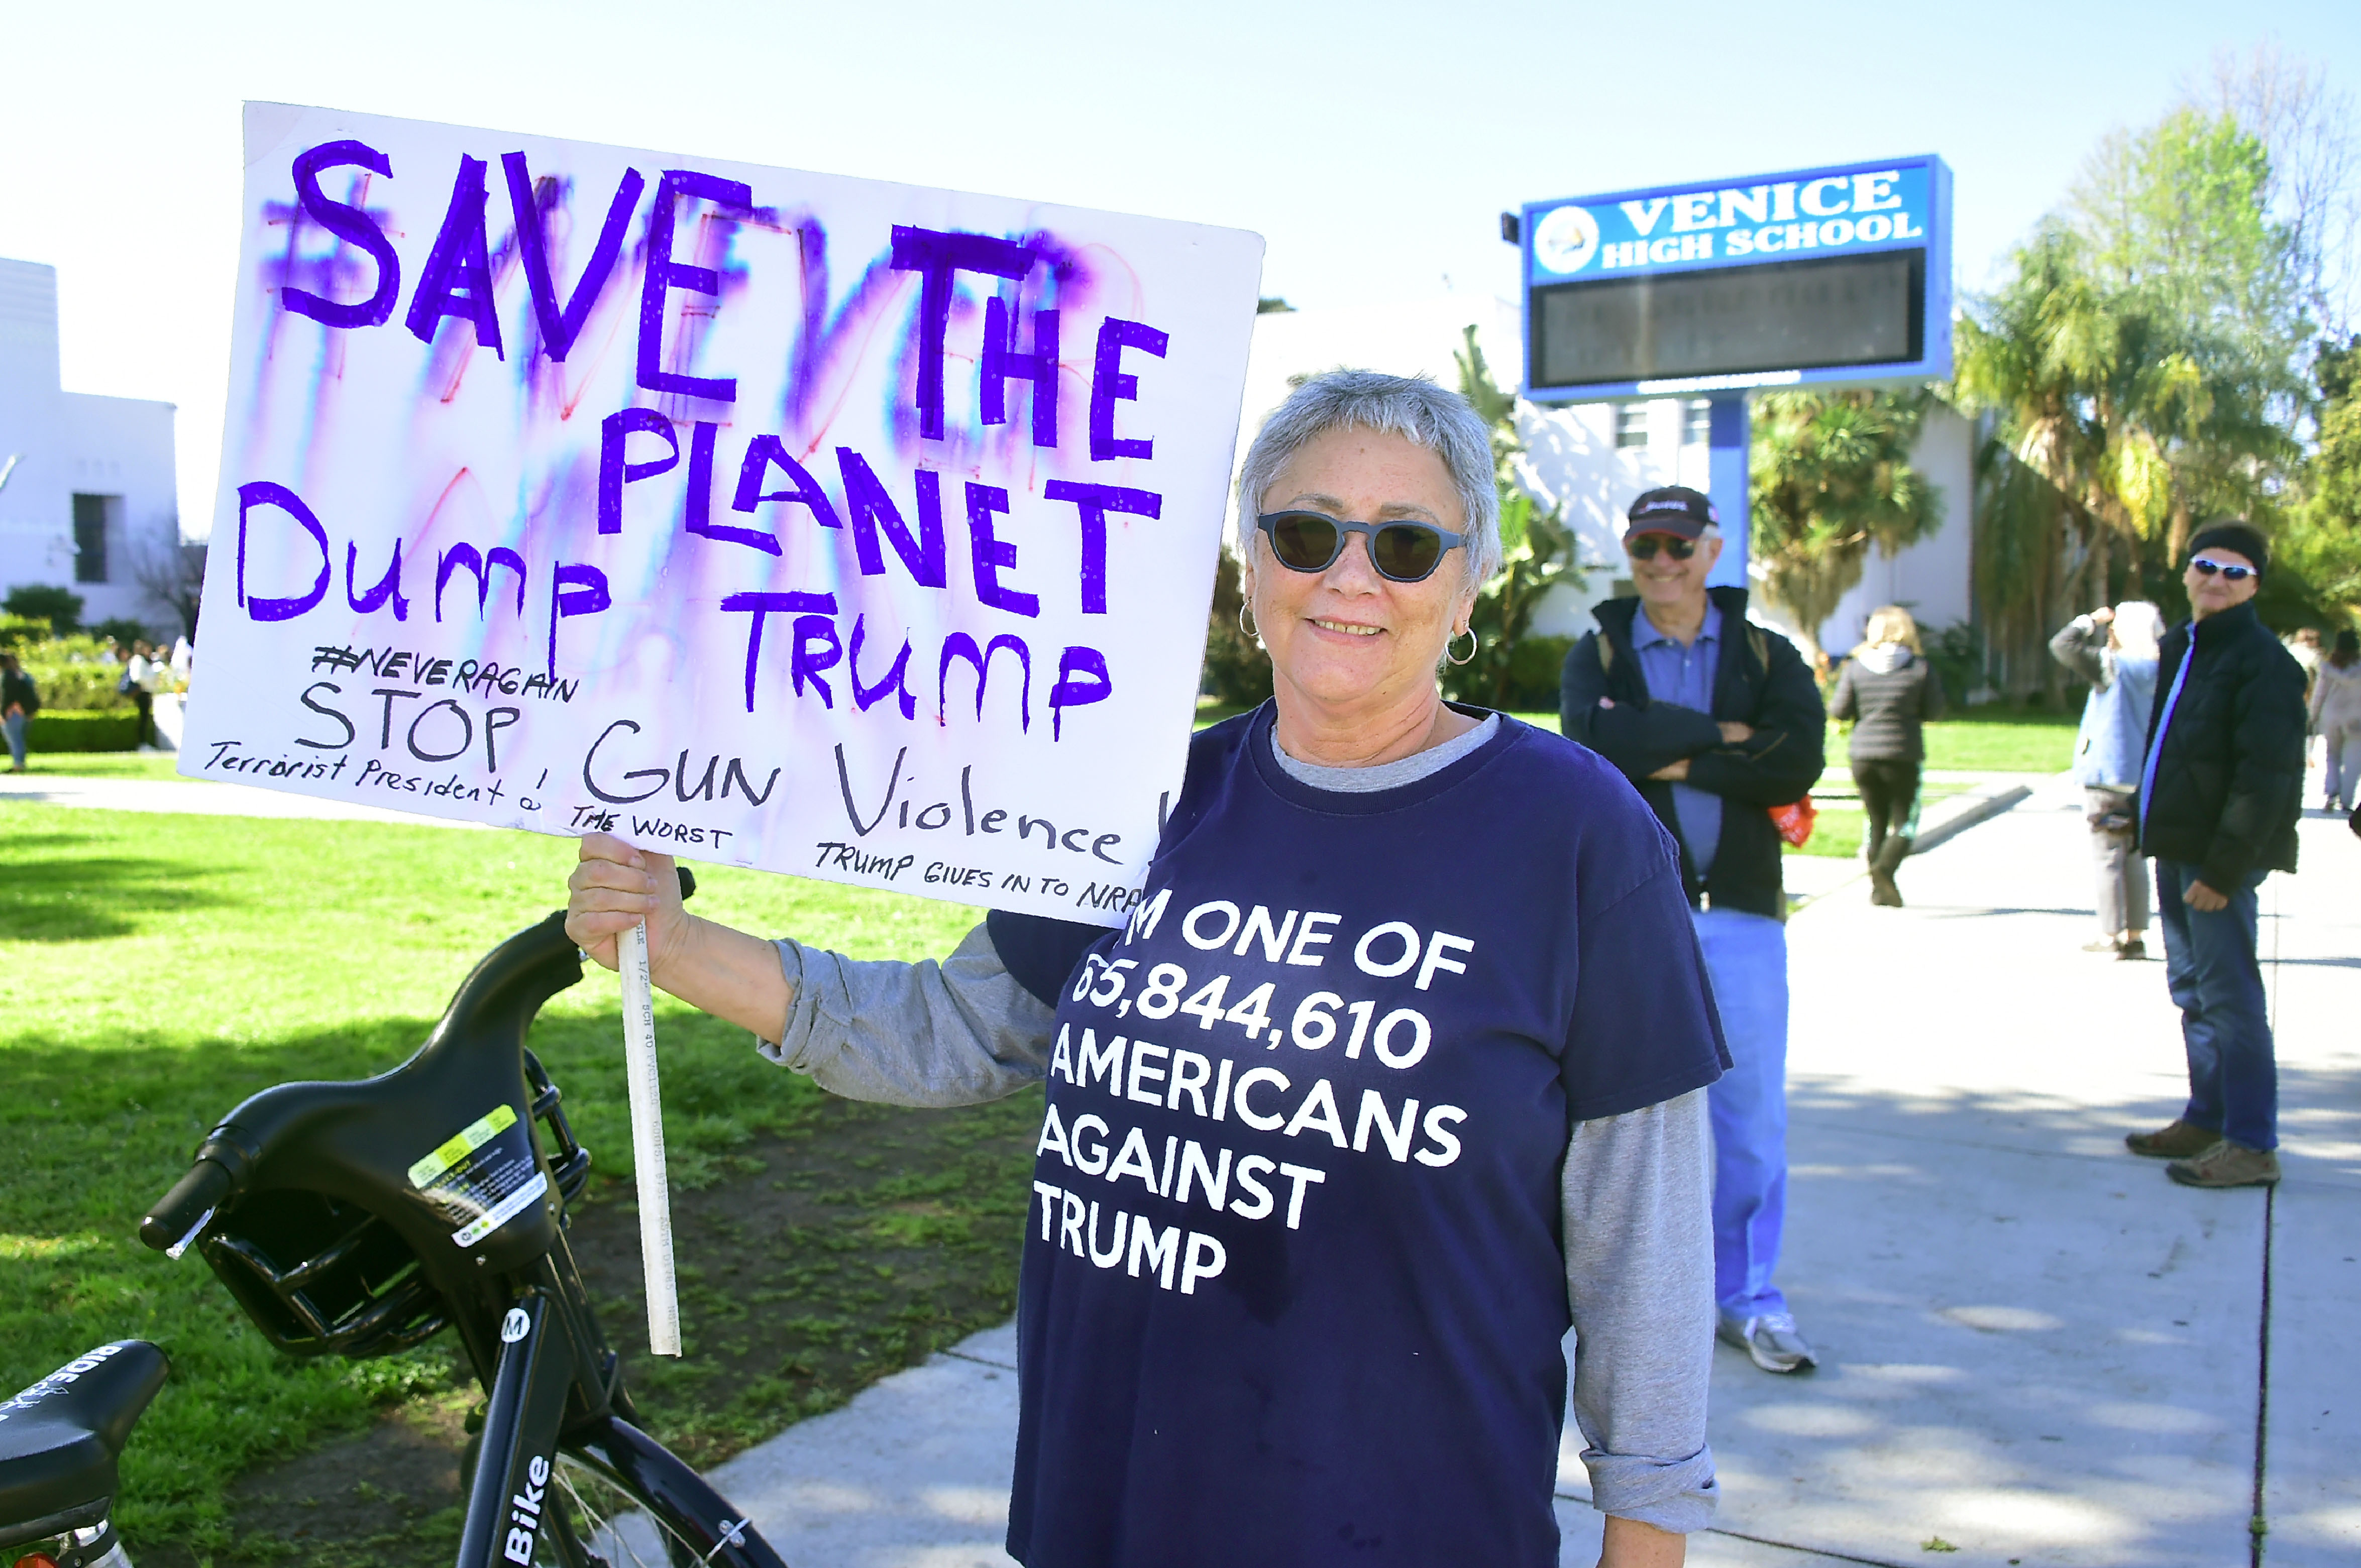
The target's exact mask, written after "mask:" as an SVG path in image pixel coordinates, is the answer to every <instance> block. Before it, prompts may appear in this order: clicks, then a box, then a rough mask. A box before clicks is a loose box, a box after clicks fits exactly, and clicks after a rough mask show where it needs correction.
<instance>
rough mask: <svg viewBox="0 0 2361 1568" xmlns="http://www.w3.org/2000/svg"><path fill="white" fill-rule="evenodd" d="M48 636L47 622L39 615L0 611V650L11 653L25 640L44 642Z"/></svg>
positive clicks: (25, 641) (20, 646) (23, 643)
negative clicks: (11, 613)
mask: <svg viewBox="0 0 2361 1568" xmlns="http://www.w3.org/2000/svg"><path fill="white" fill-rule="evenodd" d="M48 640H49V622H48V621H46V620H42V619H41V618H40V617H38V616H35V615H10V614H7V613H5V611H0V652H9V653H13V652H16V650H17V649H19V648H22V647H23V646H24V645H25V644H26V643H27V642H45V641H48Z"/></svg>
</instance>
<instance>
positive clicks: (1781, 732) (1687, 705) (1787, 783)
mask: <svg viewBox="0 0 2361 1568" xmlns="http://www.w3.org/2000/svg"><path fill="white" fill-rule="evenodd" d="M1718 523H1719V519H1718V518H1717V517H1716V516H1715V513H1714V508H1713V503H1712V502H1711V501H1709V500H1708V499H1706V498H1705V497H1704V496H1702V495H1699V494H1698V493H1697V491H1695V490H1692V489H1689V488H1686V487H1683V486H1679V485H1674V486H1669V487H1667V488H1664V489H1657V490H1650V491H1649V492H1648V493H1647V494H1645V495H1643V496H1642V497H1641V498H1640V499H1638V500H1636V501H1634V502H1632V503H1631V521H1630V526H1629V528H1628V529H1627V530H1626V532H1625V533H1624V535H1623V548H1624V550H1625V552H1626V553H1627V554H1629V555H1630V556H1631V580H1632V583H1633V585H1634V587H1637V589H1638V590H1639V594H1638V597H1637V598H1616V599H1610V600H1609V601H1608V602H1607V603H1605V604H1602V605H1600V606H1598V609H1596V610H1595V611H1593V614H1594V615H1595V616H1596V617H1597V619H1598V630H1596V631H1593V632H1591V633H1589V634H1588V635H1587V636H1586V637H1584V638H1583V640H1582V641H1581V642H1580V643H1578V644H1576V647H1575V650H1574V652H1571V653H1569V654H1567V655H1566V661H1565V677H1564V682H1563V685H1561V688H1560V692H1559V707H1558V723H1559V727H1560V728H1561V729H1564V730H1565V733H1566V734H1567V735H1568V736H1569V737H1571V738H1572V739H1574V740H1579V741H1580V742H1582V743H1583V744H1584V745H1586V746H1588V747H1589V748H1591V750H1593V751H1597V752H1598V754H1599V755H1601V756H1603V757H1605V758H1606V759H1607V760H1608V761H1609V762H1613V763H1614V764H1615V765H1616V766H1617V767H1618V768H1620V769H1621V770H1622V771H1623V773H1624V774H1625V776H1627V777H1628V778H1630V779H1631V782H1632V783H1633V784H1636V785H1638V786H1639V789H1640V793H1641V795H1642V796H1644V797H1645V798H1646V799H1647V802H1648V804H1649V805H1650V806H1653V807H1654V808H1655V812H1656V816H1657V817H1658V818H1659V819H1660V820H1661V821H1663V823H1664V826H1665V828H1668V829H1670V830H1671V832H1672V835H1673V838H1674V839H1675V842H1676V843H1677V844H1678V846H1679V848H1680V852H1681V874H1682V878H1683V881H1684V882H1685V883H1686V886H1687V889H1688V896H1689V905H1690V908H1691V916H1690V918H1691V921H1692V923H1693V924H1694V925H1695V927H1696V930H1697V940H1698V943H1699V945H1700V946H1701V947H1702V948H1704V951H1705V960H1706V969H1707V971H1708V974H1709V975H1710V976H1711V978H1712V981H1713V994H1714V1000H1715V1002H1716V1003H1717V1004H1718V1005H1719V1009H1720V1012H1721V1024H1722V1031H1723V1034H1724V1036H1725V1037H1726V1039H1727V1041H1728V1044H1729V1047H1730V1058H1731V1060H1732V1061H1733V1063H1734V1064H1735V1065H1734V1066H1733V1067H1732V1068H1731V1069H1730V1071H1728V1072H1725V1073H1724V1074H1722V1076H1721V1078H1720V1080H1719V1081H1717V1082H1716V1083H1715V1084H1714V1085H1713V1086H1712V1088H1711V1089H1709V1090H1708V1091H1707V1098H1708V1102H1709V1105H1710V1109H1711V1112H1712V1120H1713V1141H1714V1182H1713V1241H1714V1296H1715V1299H1716V1300H1717V1302H1718V1304H1719V1308H1720V1322H1721V1329H1720V1332H1721V1337H1722V1338H1723V1339H1725V1340H1727V1341H1729V1342H1730V1343H1732V1344H1735V1345H1738V1346H1740V1347H1741V1349H1743V1350H1745V1352H1746V1353H1747V1354H1749V1355H1750V1356H1752V1358H1753V1360H1754V1364H1755V1365H1758V1366H1760V1367H1762V1368H1763V1370H1764V1371H1766V1372H1799V1371H1802V1370H1804V1369H1805V1368H1806V1367H1809V1366H1811V1365H1813V1354H1812V1348H1811V1346H1810V1344H1809V1343H1806V1340H1805V1339H1804V1336H1803V1335H1802V1334H1801V1333H1800V1332H1797V1330H1796V1328H1795V1318H1794V1317H1793V1316H1792V1315H1791V1314H1790V1313H1789V1312H1788V1310H1787V1301H1786V1298H1785V1297H1784V1296H1783V1295H1782V1294H1781V1293H1780V1291H1779V1288H1778V1287H1777V1286H1776V1285H1775V1284H1773V1282H1772V1274H1773V1270H1774V1269H1775V1268H1776V1267H1777V1266H1778V1262H1779V1240H1780V1233H1781V1228H1782V1224H1783V1222H1784V1215H1785V1210H1786V1197H1787V932H1786V926H1785V920H1786V916H1787V899H1786V894H1785V891H1784V883H1783V881H1782V878H1781V864H1780V853H1781V850H1780V845H1781V840H1780V837H1779V829H1778V827H1777V825H1776V824H1775V823H1773V821H1772V818H1771V810H1772V808H1773V807H1776V806H1787V805H1791V804H1793V803H1794V802H1795V801H1797V800H1800V799H1802V798H1803V796H1804V794H1805V792H1806V790H1808V789H1810V788H1811V787H1812V783H1813V781H1814V780H1816V779H1817V778H1818V777H1819V776H1820V746H1821V740H1822V732H1823V730H1824V729H1826V726H1827V715H1826V712H1825V710H1824V709H1823V708H1822V707H1821V705H1820V691H1819V686H1818V685H1817V683H1816V682H1814V680H1813V679H1812V672H1811V669H1810V667H1809V666H1808V665H1806V663H1804V660H1803V658H1802V656H1801V655H1799V654H1798V653H1797V652H1795V647H1794V645H1793V644H1791V643H1790V642H1788V641H1787V640H1786V639H1785V638H1784V637H1780V636H1778V635H1776V634H1775V633H1773V632H1770V631H1767V630H1764V629H1763V628H1762V627H1759V626H1755V625H1752V624H1751V623H1750V622H1749V621H1748V620H1747V619H1746V590H1745V589H1744V588H1730V587H1707V586H1706V575H1707V574H1708V572H1710V571H1712V570H1713V565H1714V563H1715V562H1716V561H1717V560H1719V559H1720V557H1721V530H1720V528H1719V526H1718Z"/></svg>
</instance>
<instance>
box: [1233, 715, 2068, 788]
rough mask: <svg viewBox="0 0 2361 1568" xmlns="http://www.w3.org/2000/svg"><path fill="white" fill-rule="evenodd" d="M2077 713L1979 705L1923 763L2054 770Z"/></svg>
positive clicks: (1835, 729) (1932, 728) (1837, 755)
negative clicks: (2027, 711) (2072, 714)
mask: <svg viewBox="0 0 2361 1568" xmlns="http://www.w3.org/2000/svg"><path fill="white" fill-rule="evenodd" d="M1237 711H1238V710H1237V709H1236V708H1232V707H1213V706H1212V705H1207V706H1205V707H1200V708H1199V709H1198V710H1197V724H1198V728H1200V729H1202V728H1203V727H1204V726H1206V725H1208V724H1215V723H1219V722H1220V721H1221V720H1223V719H1224V718H1229V717H1230V716H1231V715H1232V714H1234V713H1236V712H1237ZM1510 717H1511V718H1521V719H1523V720H1524V721H1525V722H1526V723H1528V724H1531V725H1534V726H1536V727H1538V728H1540V729H1546V730H1549V731H1550V732H1551V733H1552V734H1555V733H1556V731H1557V715H1556V714H1555V713H1554V712H1552V713H1516V714H1511V715H1510ZM2075 724H2076V720H2075V718H2073V717H2072V716H2070V715H2065V714H2055V713H2019V712H2016V711H2014V710H2007V709H1994V708H1977V709H1975V710H1973V712H1972V713H1971V714H1969V715H1965V716H1962V717H1960V718H1945V719H1938V720H1937V721H1936V722H1935V723H1933V724H1929V725H1928V726H1927V767H1929V768H1931V769H1936V770H1938V771H1942V772H1960V773H2063V772H2064V771H2065V770H2066V769H2067V768H2069V767H2070V766H2072V765H2073V762H2074V730H2075ZM1851 728H1852V727H1851V726H1850V725H1847V724H1831V725H1829V726H1828V760H1829V761H1830V762H1837V763H1841V762H1843V761H1844V756H1845V739H1846V737H1847V735H1848V734H1849V733H1850V730H1851Z"/></svg>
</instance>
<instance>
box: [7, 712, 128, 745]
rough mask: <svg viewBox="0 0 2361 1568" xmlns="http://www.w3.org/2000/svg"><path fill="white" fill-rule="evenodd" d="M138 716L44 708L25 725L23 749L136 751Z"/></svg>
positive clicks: (124, 713)
mask: <svg viewBox="0 0 2361 1568" xmlns="http://www.w3.org/2000/svg"><path fill="white" fill-rule="evenodd" d="M138 727H139V716H138V715H137V714H136V713H132V712H129V711H127V710H126V711H125V712H122V713H88V712H75V711H72V710H71V709H68V710H56V709H51V708H47V707H44V708H43V709H41V711H40V712H38V713H37V714H35V715H33V722H32V723H31V724H29V725H27V727H26V732H25V749H26V750H27V751H137V750H138V747H139V740H138Z"/></svg>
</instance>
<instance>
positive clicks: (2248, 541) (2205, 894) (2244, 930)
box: [2124, 521, 2308, 1187]
mask: <svg viewBox="0 0 2361 1568" xmlns="http://www.w3.org/2000/svg"><path fill="white" fill-rule="evenodd" d="M2270 554H2271V551H2270V543H2269V542H2268V541H2267V540H2266V539H2265V538H2264V537H2263V536H2262V535H2261V534H2260V533H2258V532H2256V531H2255V529H2254V528H2253V527H2252V526H2250V525H2248V524H2247V523H2245V522H2240V521H2229V522H2216V523H2213V524H2211V525H2209V526H2207V527H2205V528H2203V529H2201V530H2199V531H2198V533H2197V536H2196V537H2195V538H2194V539H2191V541H2190V542H2189V565H2188V568H2187V570H2186V571H2184V572H2183V573H2182V575H2181V582H2182V584H2183V585H2184V586H2185V587H2187V588H2188V589H2189V608H2190V619H2189V620H2188V621H2187V622H2186V623H2185V624H2183V625H2180V626H2177V627H2175V628H2173V629H2172V630H2170V631H2169V632H2167V633H2166V634H2165V638H2164V641H2163V644H2162V646H2161V648H2160V650H2159V652H2160V653H2161V655H2162V657H2161V661H2160V663H2158V667H2157V678H2156V689H2157V692H2158V696H2157V702H2156V709H2155V712H2154V713H2153V714H2151V715H2150V716H2149V718H2148V740H2147V758H2146V761H2145V762H2144V764H2143V766H2142V768H2141V773H2140V788H2139V847H2140V850H2141V851H2142V852H2143V853H2146V854H2149V855H2153V856H2155V857H2156V898H2157V914H2158V924H2160V925H2161V926H2162V927H2164V959H2165V983H2166V984H2167V985H2168V986H2169V987H2170V988H2171V992H2172V1000H2173V1002H2174V1003H2175V1004H2176V1005H2178V1006H2179V1007H2180V1037H2181V1044H2182V1046H2183V1047H2185V1048H2186V1050H2187V1051H2188V1054H2189V1103H2188V1104H2187V1105H2186V1106H2185V1107H2184V1108H2183V1109H2182V1111H2181V1113H2180V1116H2179V1117H2178V1118H2177V1119H2176V1120H2174V1121H2173V1122H2172V1124H2170V1125H2169V1126H2166V1127H2163V1128H2160V1129H2158V1131H2156V1132H2153V1133H2134V1134H2132V1135H2130V1136H2128V1137H2126V1138H2125V1140H2124V1142H2125V1144H2126V1145H2128V1146H2130V1148H2131V1151H2132V1152H2133V1153H2134V1154H2137V1155H2147V1156H2148V1157H2151V1158H2156V1159H2164V1160H2169V1161H2170V1162H2171V1163H2169V1165H2167V1166H2166V1167H2165V1174H2166V1175H2168V1176H2169V1177H2171V1178H2172V1179H2173V1180H2175V1181H2178V1182H2180V1183H2181V1184H2182V1185H2183V1186H2187V1187H2253V1186H2268V1184H2269V1183H2271V1182H2274V1181H2277V1180H2278V1179H2279V1156H2278V1155H2277V1154H2275V1153H2274V1152H2273V1151H2274V1150H2275V1149H2277V1148H2278V1146H2279V1065H2278V1061H2277V1059H2276V1057H2275V1054H2274V1050H2273V1047H2272V1043H2271V1025H2270V1014H2269V1013H2268V1008H2267V1006H2266V1003H2265V997H2264V992H2263V976H2262V969H2261V966H2260V965H2259V964H2257V962H2256V959H2255V937H2256V905H2257V899H2256V889H2257V888H2258V887H2260V886H2261V885H2262V881H2263V878H2265V877H2266V876H2268V875H2269V874H2270V873H2271V872H2275V871H2280V872H2291V871H2293V870H2295V850H2296V827H2295V825H2296V820H2297V818H2298V817H2301V815H2302V812H2303V751H2304V732H2305V730H2306V729H2307V728H2308V722H2307V714H2306V712H2305V708H2304V700H2303V666H2302V665H2301V664H2299V663H2296V662H2295V658H2294V656H2293V655H2291V654H2290V653H2289V652H2288V651H2287V650H2286V649H2285V648H2283V647H2281V646H2280V645H2279V639H2278V638H2276V637H2274V636H2272V635H2271V634H2270V632H2269V630H2267V629H2266V628H2265V627H2264V625H2263V623H2262V622H2261V621H2260V620H2257V618H2256V616H2255V606H2254V603H2253V600H2254V598H2255V590H2256V589H2257V588H2258V587H2261V585H2262V580H2263V573H2264V572H2265V570H2267V569H2268V567H2269V565H2270Z"/></svg>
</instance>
